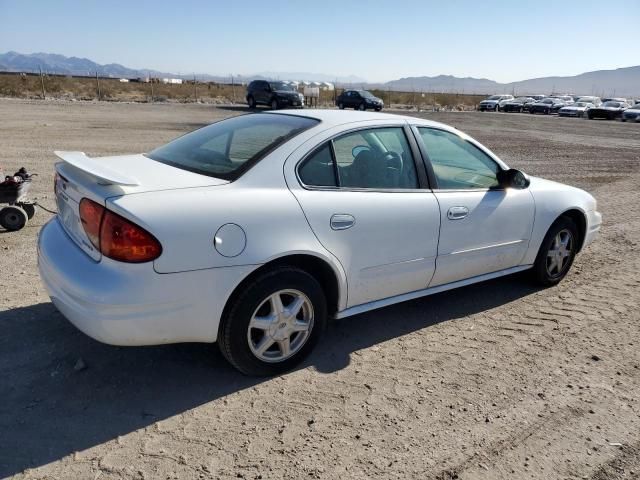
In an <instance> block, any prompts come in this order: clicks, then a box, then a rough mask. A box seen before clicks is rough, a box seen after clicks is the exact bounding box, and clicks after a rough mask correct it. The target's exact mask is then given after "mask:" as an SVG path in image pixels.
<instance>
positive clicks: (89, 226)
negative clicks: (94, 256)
mask: <svg viewBox="0 0 640 480" xmlns="http://www.w3.org/2000/svg"><path fill="white" fill-rule="evenodd" d="M104 211H105V208H104V207H103V206H102V205H100V204H99V203H96V202H94V201H93V200H89V199H88V198H83V199H82V200H80V221H81V222H82V228H84V233H86V234H87V237H88V238H89V240H90V241H91V243H92V244H93V246H94V247H96V248H97V249H98V250H100V224H101V223H102V216H103V215H104Z"/></svg>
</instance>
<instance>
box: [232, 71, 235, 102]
mask: <svg viewBox="0 0 640 480" xmlns="http://www.w3.org/2000/svg"><path fill="white" fill-rule="evenodd" d="M231 93H232V95H233V103H236V85H235V83H233V75H231Z"/></svg>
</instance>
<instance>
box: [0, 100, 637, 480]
mask: <svg viewBox="0 0 640 480" xmlns="http://www.w3.org/2000/svg"><path fill="white" fill-rule="evenodd" d="M241 111H242V109H231V108H229V109H224V108H215V107H211V106H200V105H135V104H108V103H100V104H94V103H79V102H78V103H61V102H35V101H34V102H28V101H12V100H2V101H0V119H1V120H0V169H2V170H3V171H4V172H5V173H8V172H9V171H10V172H12V171H13V170H15V169H17V168H18V167H20V166H23V165H24V166H26V167H27V168H28V169H29V170H32V171H34V172H38V173H39V174H40V176H39V177H37V178H36V180H35V183H34V189H33V195H34V196H35V197H37V199H38V200H39V201H40V202H41V203H42V204H43V205H45V206H47V207H49V208H53V207H54V202H53V198H52V195H53V194H52V180H53V179H52V165H53V163H54V161H55V159H54V156H53V154H52V151H53V150H54V149H66V150H83V151H85V152H87V153H88V154H90V155H106V154H118V153H131V152H139V151H145V150H148V149H150V148H151V147H153V146H155V145H158V144H160V143H163V142H165V141H167V140H169V139H171V138H173V137H176V136H177V135H179V134H181V133H183V132H185V131H188V130H192V129H194V128H196V127H198V126H201V125H204V124H206V123H208V122H211V121H213V120H215V119H218V118H222V117H227V116H230V115H234V114H236V113H239V112H241ZM425 116H428V117H429V118H432V119H434V120H439V121H443V122H445V123H450V124H453V125H456V126H458V127H459V128H461V129H462V130H464V131H466V132H468V133H469V134H471V135H473V136H475V137H476V138H477V139H478V140H480V141H481V142H483V143H485V144H486V145H487V146H489V147H490V148H492V149H493V150H494V151H495V152H496V153H497V154H498V155H500V156H501V157H502V158H503V159H504V160H505V161H506V162H507V163H509V164H510V165H511V166H514V167H517V168H521V169H523V170H525V171H527V172H528V173H530V174H532V175H540V176H544V177H547V178H550V179H554V180H559V181H562V182H566V183H568V184H571V185H576V186H579V187H582V188H585V189H587V190H588V191H590V192H591V193H593V194H594V195H595V196H596V198H597V199H598V202H599V210H600V211H601V212H602V214H603V217H604V226H603V231H602V234H601V237H600V238H599V240H598V241H597V242H596V243H594V244H593V245H591V246H590V247H588V248H587V249H586V250H585V251H584V252H583V253H582V254H581V255H580V256H579V257H578V259H577V261H576V264H575V266H574V268H573V270H572V272H571V273H570V275H569V276H568V277H567V279H566V280H565V281H564V282H562V283H561V284H560V285H559V286H557V287H555V288H550V289H547V290H539V289H536V288H534V287H532V286H531V285H530V284H528V283H527V282H526V281H525V280H524V279H523V276H522V275H519V276H511V277H507V278H503V279H499V280H495V281H490V282H486V283H483V284H480V285H475V286H472V287H467V288H465V289H462V290H458V291H453V292H447V293H443V294H439V295H435V296H432V297H427V298H424V299H420V300H415V301H412V302H408V303H404V304H401V305H396V306H393V307H388V308H385V309H382V310H378V311H375V312H371V313H367V314H364V315H360V316H357V317H353V318H349V319H345V320H342V321H336V322H333V323H332V325H331V327H330V329H329V331H328V333H327V335H326V337H325V338H324V340H323V342H322V343H321V345H320V346H319V348H318V349H317V352H316V353H315V354H313V355H312V356H311V357H310V359H309V360H308V361H307V363H306V364H305V365H303V367H302V368H300V369H298V370H296V371H294V372H291V373H289V374H287V375H284V376H282V377H278V378H272V379H253V378H247V377H243V376H242V375H240V374H238V373H237V372H236V371H235V370H233V369H232V368H231V367H229V366H228V365H227V364H226V363H225V362H224V361H223V359H222V357H221V356H220V354H219V353H218V351H217V349H216V348H215V347H212V346H210V345H187V344H185V345H171V346H163V347H146V348H117V347H110V346H107V345H101V344H99V343H97V342H95V341H93V340H91V339H90V338H88V337H86V336H84V335H83V334H82V333H80V332H78V331H77V330H76V329H75V328H73V327H72V326H71V325H70V324H69V323H68V322H67V321H66V320H65V319H64V318H63V317H62V316H61V315H60V314H59V313H57V311H56V310H55V308H53V306H52V305H51V303H50V302H49V300H48V297H47V295H46V293H45V291H44V289H43V287H42V286H41V285H40V282H39V279H38V275H37V269H36V246H35V245H36V237H37V234H38V230H39V229H40V227H41V226H42V225H43V224H44V222H46V221H47V220H48V219H49V218H50V215H49V214H47V213H45V212H43V211H39V212H38V213H37V214H36V217H35V218H34V219H33V221H32V222H31V223H30V224H29V226H28V227H27V228H25V229H24V230H22V231H20V232H15V233H7V232H4V231H1V230H0V477H5V476H7V477H11V476H15V478H20V479H22V478H73V479H94V480H95V479H98V478H100V479H112V478H114V479H115V478H163V479H164V478H185V479H186V478H248V479H255V478H263V479H267V478H327V479H333V478H368V477H377V478H420V479H440V480H446V479H454V478H459V479H484V478H486V479H502V478H505V479H514V478H517V479H520V478H533V479H560V478H563V479H565V478H566V479H628V478H640V403H639V399H640V348H639V347H640V313H639V311H640V273H639V272H640V255H639V250H640V245H639V242H640V201H639V200H640V195H639V194H638V185H639V184H640V125H637V124H623V123H620V122H605V121H587V120H578V119H559V118H555V117H543V116H535V117H534V116H532V115H526V114H525V115H520V114H493V113H486V114H481V113H475V112H473V113H433V114H425Z"/></svg>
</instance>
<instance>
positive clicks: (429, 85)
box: [370, 66, 640, 97]
mask: <svg viewBox="0 0 640 480" xmlns="http://www.w3.org/2000/svg"><path fill="white" fill-rule="evenodd" d="M370 86H378V87H379V88H384V89H387V88H389V89H391V90H398V91H414V90H415V91H424V92H441V93H477V94H487V95H488V94H492V93H514V94H516V95H519V94H520V95H521V94H527V93H528V94H532V95H534V94H548V93H575V94H584V95H590V94H594V95H606V96H613V95H614V94H615V95H617V96H623V97H625V96H626V97H629V96H640V66H636V67H626V68H617V69H615V70H598V71H595V72H587V73H581V74H580V75H574V76H571V77H543V78H533V79H530V80H522V81H519V82H511V83H498V82H494V81H493V80H487V79H486V78H471V77H467V78H459V77H452V76H450V75H439V76H437V77H408V78H401V79H399V80H392V81H390V82H386V83H384V84H370Z"/></svg>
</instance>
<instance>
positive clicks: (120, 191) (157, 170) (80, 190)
mask: <svg viewBox="0 0 640 480" xmlns="http://www.w3.org/2000/svg"><path fill="white" fill-rule="evenodd" d="M54 153H55V154H56V156H58V157H59V158H60V159H61V160H62V162H60V163H58V164H56V173H57V175H56V180H55V192H56V203H57V206H58V219H59V220H60V222H61V223H62V225H63V227H64V229H65V231H66V232H67V234H68V235H69V236H70V237H71V238H72V239H73V241H74V242H75V243H76V244H77V245H78V246H79V247H80V248H81V249H82V250H83V251H84V252H85V253H86V254H87V255H89V256H90V257H91V258H93V259H94V260H95V261H100V259H101V258H102V255H101V253H100V252H99V251H98V249H96V248H95V247H94V246H93V245H92V244H91V242H90V241H89V238H88V237H87V235H86V233H85V231H84V228H83V226H82V220H81V219H80V212H79V207H80V201H81V200H82V199H83V198H89V199H91V200H93V201H94V202H97V203H99V204H101V205H103V206H106V200H107V199H108V198H110V197H118V196H122V195H131V194H136V193H144V192H152V191H159V190H175V189H181V188H197V187H206V186H216V185H225V184H227V183H229V182H228V181H227V180H222V179H219V178H214V177H209V176H206V175H200V174H197V173H193V172H189V171H186V170H182V169H179V168H175V167H172V166H169V165H165V164H163V163H160V162H156V161H155V160H152V159H150V158H148V157H146V156H144V155H141V154H140V155H122V156H114V157H101V158H90V157H88V156H87V155H86V154H84V153H83V152H54ZM132 220H135V219H132Z"/></svg>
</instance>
